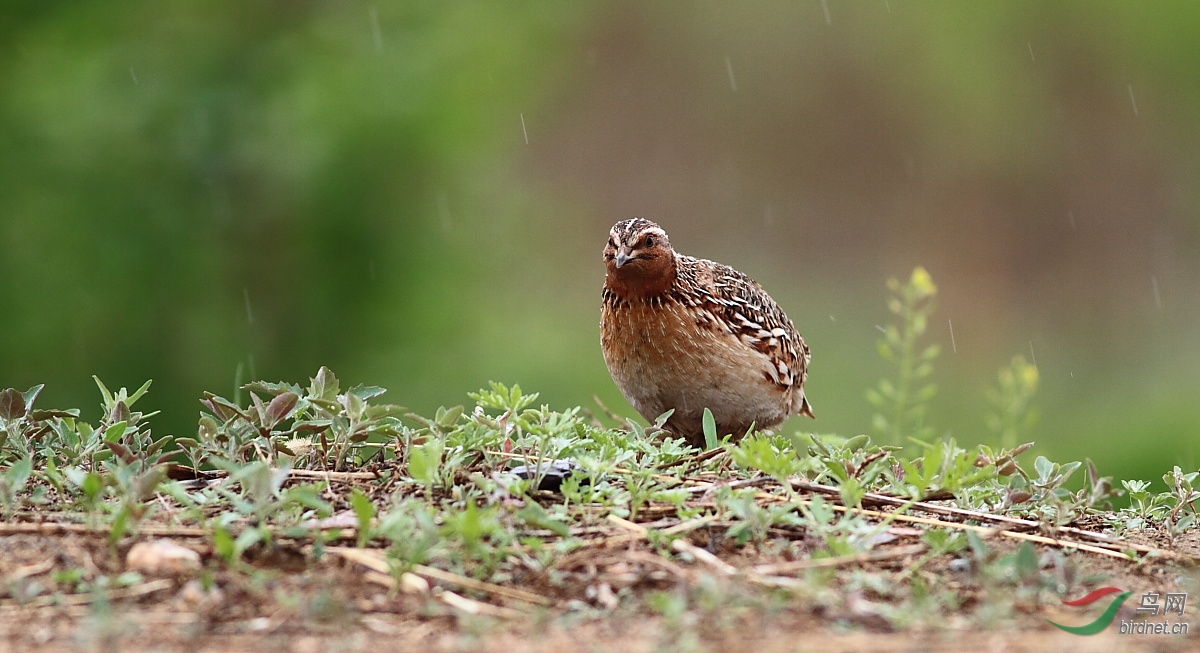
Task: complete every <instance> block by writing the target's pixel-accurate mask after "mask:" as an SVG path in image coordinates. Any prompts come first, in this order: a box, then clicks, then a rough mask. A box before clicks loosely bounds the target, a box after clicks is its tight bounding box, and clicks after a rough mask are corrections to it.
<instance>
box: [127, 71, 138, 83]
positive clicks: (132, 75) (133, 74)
mask: <svg viewBox="0 0 1200 653" xmlns="http://www.w3.org/2000/svg"><path fill="white" fill-rule="evenodd" d="M129 76H130V77H132V78H133V85H134V86H137V85H138V81H137V73H135V72H133V66H130V67H129Z"/></svg>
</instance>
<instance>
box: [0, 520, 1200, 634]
mask: <svg viewBox="0 0 1200 653" xmlns="http://www.w3.org/2000/svg"><path fill="white" fill-rule="evenodd" d="M138 539H140V540H144V539H146V538H144V537H140V538H138ZM1145 539H1147V540H1148V541H1153V540H1154V539H1155V538H1154V536H1153V535H1152V534H1151V535H1149V536H1147V537H1146V538H1145ZM177 541H179V542H180V543H182V544H184V545H185V546H187V547H189V548H191V549H193V550H195V551H197V552H198V553H199V554H200V556H201V559H202V560H203V561H204V566H203V569H202V570H200V571H194V570H193V571H190V572H186V573H180V574H170V573H163V574H157V575H142V576H141V577H137V578H134V579H132V580H131V582H130V584H129V585H127V586H125V587H108V588H105V589H103V591H101V590H100V589H98V588H85V589H83V591H78V590H79V589H80V587H84V585H85V584H86V583H87V580H88V579H89V578H99V577H108V578H117V577H120V575H121V574H122V573H123V572H125V571H126V570H127V569H126V560H125V555H126V553H127V552H128V549H129V546H130V545H131V544H132V542H128V543H123V544H122V545H120V546H118V547H115V548H113V547H110V545H109V544H108V543H107V541H106V540H105V539H104V538H103V537H102V536H100V535H98V534H78V533H76V534H58V535H42V534H13V535H7V536H0V575H2V577H3V578H4V589H5V591H6V594H5V596H6V597H7V598H4V599H0V650H4V651H14V652H16V651H163V652H175V651H178V652H185V651H186V652H187V653H203V652H208V651H213V652H217V651H221V652H228V651H297V652H301V653H305V652H309V651H311V652H314V653H316V652H318V651H345V652H356V651H378V650H409V649H412V650H416V649H419V650H425V651H466V650H471V651H497V652H504V653H509V652H511V651H514V650H519V651H534V652H541V651H546V652H551V651H554V652H559V651H633V652H636V651H647V652H649V651H747V650H753V651H756V653H772V652H775V651H780V652H783V651H796V652H801V651H812V652H814V653H821V652H830V653H832V652H842V651H845V652H854V651H870V652H872V653H881V652H890V651H897V652H900V651H962V650H976V651H980V652H984V651H997V652H999V651H1186V650H1200V644H1198V643H1197V637H1196V634H1194V633H1193V634H1190V635H1187V636H1172V635H1137V634H1128V635H1122V634H1120V633H1119V632H1118V628H1117V626H1116V625H1113V626H1110V627H1109V628H1107V629H1105V630H1104V631H1103V632H1102V633H1100V634H1098V635H1094V636H1090V637H1084V636H1077V635H1072V634H1068V633H1065V632H1062V631H1059V630H1057V629H1055V628H1053V627H1052V626H1051V625H1049V624H1048V623H1047V622H1046V621H1045V620H1046V619H1047V618H1050V619H1054V620H1056V621H1059V622H1060V623H1081V622H1082V621H1083V620H1084V619H1085V618H1091V617H1090V616H1086V615H1092V614H1093V613H1095V612H1097V611H1096V610H1092V611H1091V612H1081V611H1080V610H1079V609H1072V608H1066V607H1057V606H1049V605H1044V604H1043V605H1041V606H1026V607H1023V608H1021V609H1019V610H1016V611H1015V612H1013V613H1011V614H1009V615H1008V616H1006V617H1004V618H1001V619H998V620H996V621H995V622H994V623H990V624H988V625H987V626H986V628H981V627H980V626H979V625H978V619H966V618H964V617H961V616H960V615H956V614H953V613H946V614H941V615H937V614H935V615H933V618H928V616H927V617H926V618H924V619H922V620H920V621H918V622H916V623H914V624H913V625H911V626H906V627H903V628H900V629H898V628H896V627H895V625H894V624H893V623H889V622H888V621H886V620H883V619H881V618H879V617H878V615H874V614H872V613H871V611H870V610H869V609H868V610H857V609H851V610H850V612H852V613H854V614H849V615H848V614H844V613H840V611H841V610H844V609H846V608H845V606H846V605H847V604H846V603H837V604H836V606H837V607H836V608H835V607H832V606H834V605H835V604H834V603H830V607H823V606H822V604H821V601H820V600H819V599H818V600H811V597H810V600H807V601H799V600H785V601H782V602H776V603H773V604H769V605H768V604H754V605H751V606H750V607H747V604H746V603H745V602H744V601H742V600H741V599H740V598H739V597H740V596H742V595H740V594H738V593H737V592H732V593H730V594H729V595H728V596H729V597H730V598H729V603H728V604H727V605H715V606H712V607H711V608H710V610H709V611H708V612H706V613H702V614H701V613H695V612H685V613H683V614H678V615H674V616H671V615H670V614H669V611H663V610H660V611H659V612H658V613H653V612H649V611H647V610H646V609H645V608H644V607H643V608H637V607H633V605H634V604H637V603H638V602H636V601H634V602H628V601H624V602H622V603H621V604H620V605H619V606H615V607H612V608H611V609H609V610H601V609H597V608H596V607H595V605H586V601H580V600H578V599H572V598H571V597H570V596H569V593H568V594H567V595H564V596H562V597H561V598H562V604H561V605H553V606H549V607H548V608H545V609H542V610H539V611H538V612H537V613H534V614H528V615H525V616H521V617H519V618H513V617H512V615H510V614H503V613H501V614H495V615H491V616H485V615H471V614H470V612H471V610H472V603H473V602H471V601H470V599H467V603H466V605H465V607H461V606H460V607H459V608H457V609H455V608H454V607H452V605H450V604H448V603H447V602H445V601H439V600H435V598H434V597H436V596H438V594H437V592H438V588H437V584H436V583H435V584H434V587H433V589H432V592H431V593H430V592H426V593H420V592H416V593H410V592H405V591H403V589H402V588H398V587H396V586H395V584H394V583H393V582H390V581H389V579H388V578H386V577H384V578H381V577H380V576H381V575H380V574H373V573H372V572H371V571H369V570H367V569H365V568H363V567H362V566H360V565H357V564H354V563H353V562H351V561H348V560H346V559H343V558H340V557H338V556H332V555H328V554H326V555H324V556H322V557H321V558H320V559H316V558H315V557H314V556H313V555H312V551H311V549H306V548H303V547H299V546H294V547H293V546H287V545H285V546H281V547H278V548H277V549H275V550H274V551H273V552H272V553H271V554H269V555H259V556H257V557H256V558H254V559H253V560H252V566H250V567H248V568H246V569H243V570H240V571H230V570H228V569H226V568H225V566H224V565H222V564H220V563H218V562H217V561H215V560H214V559H213V558H212V552H211V550H210V548H209V547H208V546H207V545H206V544H204V543H202V542H200V541H198V540H197V541H189V540H187V539H179V540H177ZM1156 544H1158V545H1161V544H1162V543H1160V542H1156ZM1174 544H1175V546H1176V547H1177V550H1178V551H1179V552H1180V553H1187V554H1191V555H1196V554H1200V534H1197V533H1196V532H1192V533H1191V534H1189V536H1188V537H1186V538H1181V539H1179V540H1177V541H1176V542H1175V543H1174ZM633 553H636V555H633V557H634V558H638V557H645V558H649V557H650V555H647V554H648V552H646V551H642V552H640V553H637V552H633ZM1071 559H1072V560H1073V561H1074V562H1075V563H1076V569H1075V571H1074V573H1076V574H1079V575H1095V576H1096V577H1097V578H1099V577H1103V578H1104V579H1105V580H1104V581H1103V584H1104V585H1112V586H1116V587H1120V588H1122V589H1129V590H1133V591H1134V594H1133V596H1132V597H1131V598H1130V600H1128V601H1127V602H1126V604H1125V605H1124V606H1123V607H1122V608H1121V610H1120V612H1118V614H1117V619H1118V620H1129V619H1133V618H1134V617H1135V616H1136V614H1135V606H1136V605H1137V602H1138V597H1139V596H1140V595H1141V593H1143V592H1149V591H1180V590H1179V589H1177V588H1181V587H1182V588H1187V587H1195V579H1196V574H1195V571H1194V570H1193V569H1189V568H1187V567H1185V566H1180V565H1177V564H1174V563H1161V564H1159V563H1154V562H1149V563H1145V564H1141V565H1135V564H1133V563H1127V562H1124V561H1121V560H1119V559H1114V558H1108V557H1103V556H1095V555H1085V554H1081V553H1079V552H1076V553H1074V554H1072V556H1071ZM875 568H876V569H880V568H886V564H883V565H882V566H880V565H875ZM930 573H933V574H936V575H937V576H938V578H939V579H941V580H944V581H945V582H946V583H954V582H956V581H955V580H954V572H953V571H952V570H950V568H949V566H948V565H946V564H941V565H933V566H932V567H931V572H930ZM643 582H644V585H645V587H646V588H648V589H649V588H657V589H660V590H661V589H664V588H666V589H667V590H669V589H670V588H671V582H672V581H671V580H670V579H668V580H666V581H663V580H662V579H661V578H660V579H659V580H657V581H656V580H655V577H654V575H653V574H648V575H645V576H644V577H643ZM728 582H733V581H728ZM80 583H83V584H84V585H81V584H80ZM47 589H52V590H55V591H46V590H47ZM35 590H38V591H35ZM464 594H466V593H465V592H464ZM23 596H30V597H32V598H29V599H26V600H22V598H21V597H23ZM988 598H989V597H986V596H984V597H974V598H973V599H970V601H973V602H976V603H977V602H978V601H987V600H988ZM1196 600H1200V597H1198V598H1196V599H1192V598H1190V597H1189V604H1188V605H1187V608H1186V613H1185V615H1184V617H1182V618H1181V619H1179V621H1183V622H1189V625H1190V626H1194V627H1195V628H1197V629H1200V621H1198V622H1196V623H1190V622H1191V621H1192V620H1194V617H1193V616H1192V615H1194V614H1196V611H1197V608H1196V607H1195V605H1193V603H1194V601H1196ZM475 605H476V606H478V605H479V604H475ZM639 610H641V611H640V612H639Z"/></svg>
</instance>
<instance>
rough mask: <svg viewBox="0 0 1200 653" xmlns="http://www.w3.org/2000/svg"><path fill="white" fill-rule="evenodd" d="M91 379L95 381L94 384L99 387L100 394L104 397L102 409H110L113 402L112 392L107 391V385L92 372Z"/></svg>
mask: <svg viewBox="0 0 1200 653" xmlns="http://www.w3.org/2000/svg"><path fill="white" fill-rule="evenodd" d="M92 379H93V380H95V381H96V386H97V387H99V388H100V395H101V396H102V397H104V410H106V411H107V410H110V409H111V408H112V405H113V403H115V402H114V401H113V394H112V393H111V392H109V391H108V386H106V385H104V382H103V381H101V380H100V377H98V376H96V375H94V374H93V375H92Z"/></svg>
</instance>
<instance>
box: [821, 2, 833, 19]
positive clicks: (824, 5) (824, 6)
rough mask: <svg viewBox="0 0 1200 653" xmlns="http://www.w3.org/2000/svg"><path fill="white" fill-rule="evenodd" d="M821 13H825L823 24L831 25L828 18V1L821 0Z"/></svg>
mask: <svg viewBox="0 0 1200 653" xmlns="http://www.w3.org/2000/svg"><path fill="white" fill-rule="evenodd" d="M821 11H823V12H825V24H826V25H832V24H833V19H832V18H830V17H829V1H828V0H821Z"/></svg>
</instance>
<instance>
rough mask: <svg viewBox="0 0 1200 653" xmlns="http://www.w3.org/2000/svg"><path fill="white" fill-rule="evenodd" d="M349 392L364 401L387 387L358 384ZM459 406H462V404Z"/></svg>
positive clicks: (379, 393) (385, 390)
mask: <svg viewBox="0 0 1200 653" xmlns="http://www.w3.org/2000/svg"><path fill="white" fill-rule="evenodd" d="M348 392H349V393H350V394H352V395H354V396H356V397H358V398H359V399H362V400H363V401H367V400H369V399H374V398H375V397H378V396H379V395H381V394H383V393H385V392H387V389H386V388H381V387H379V386H377V385H356V386H354V387H353V388H350V390H348ZM459 408H461V406H460V407H459Z"/></svg>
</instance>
